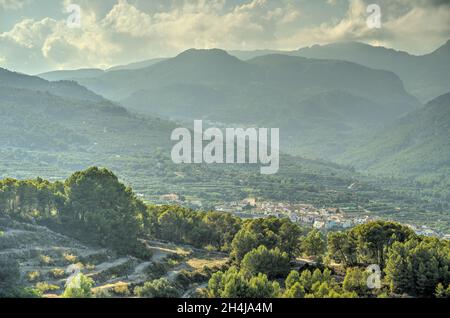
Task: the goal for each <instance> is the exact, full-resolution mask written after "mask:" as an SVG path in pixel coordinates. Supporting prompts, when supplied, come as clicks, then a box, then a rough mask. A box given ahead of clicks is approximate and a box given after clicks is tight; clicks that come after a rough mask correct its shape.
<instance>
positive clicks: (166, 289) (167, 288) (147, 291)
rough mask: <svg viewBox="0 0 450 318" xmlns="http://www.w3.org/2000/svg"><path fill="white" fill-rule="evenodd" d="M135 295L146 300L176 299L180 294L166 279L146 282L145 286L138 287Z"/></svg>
mask: <svg viewBox="0 0 450 318" xmlns="http://www.w3.org/2000/svg"><path fill="white" fill-rule="evenodd" d="M134 294H135V295H136V296H139V297H145V298H176V297H179V296H180V294H179V292H178V289H177V288H175V287H174V286H173V285H172V283H170V282H169V281H168V280H167V279H166V278H160V279H156V280H153V281H150V282H146V283H145V284H144V286H141V287H136V288H135V289H134Z"/></svg>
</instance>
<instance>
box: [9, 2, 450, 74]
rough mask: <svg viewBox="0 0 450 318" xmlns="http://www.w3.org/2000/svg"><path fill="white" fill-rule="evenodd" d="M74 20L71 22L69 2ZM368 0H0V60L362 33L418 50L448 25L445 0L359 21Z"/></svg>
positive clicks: (63, 61) (45, 65) (39, 61)
mask: <svg viewBox="0 0 450 318" xmlns="http://www.w3.org/2000/svg"><path fill="white" fill-rule="evenodd" d="M71 3H74V4H75V3H76V4H78V5H80V7H81V9H82V11H81V28H69V27H68V26H67V25H66V20H67V18H68V17H69V15H70V13H67V12H66V9H67V8H68V5H70V4H71ZM371 3H372V2H371V1H370V0H350V1H347V0H318V1H305V0H280V1H269V0H242V1H240V0H210V1H205V0H169V1H167V0H150V1H148V0H103V1H90V0H79V1H71V0H64V1H62V0H46V1H38V0H0V47H1V52H0V66H3V67H7V68H9V69H12V70H16V71H20V72H27V73H39V72H44V71H49V70H53V69H74V68H86V67H99V68H108V67H111V66H114V65H118V64H125V63H130V62H135V61H139V60H143V59H148V58H154V57H170V56H174V55H175V54H178V53H180V52H181V51H183V50H185V49H188V48H201V49H205V48H216V47H217V48H221V49H227V50H229V49H239V50H253V49H281V50H294V49H299V48H301V47H305V46H310V45H314V44H326V43H331V42H338V41H361V42H364V43H369V44H372V45H383V46H386V47H390V48H394V49H397V50H405V51H408V52H410V53H413V54H425V53H429V52H431V51H432V50H433V49H434V48H436V47H437V46H439V45H442V44H443V43H445V41H447V40H448V36H449V34H450V22H449V18H448V17H449V13H450V1H446V0H386V1H384V0H382V1H377V4H379V5H380V7H381V15H382V18H381V19H382V28H380V29H369V28H367V25H366V20H367V17H368V15H369V14H368V13H367V12H366V9H367V6H368V5H369V4H371Z"/></svg>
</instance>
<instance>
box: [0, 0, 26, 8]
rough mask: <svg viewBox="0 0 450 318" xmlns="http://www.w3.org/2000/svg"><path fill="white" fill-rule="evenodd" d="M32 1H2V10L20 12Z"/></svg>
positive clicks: (0, 2) (0, 4) (0, 1)
mask: <svg viewBox="0 0 450 318" xmlns="http://www.w3.org/2000/svg"><path fill="white" fill-rule="evenodd" d="M30 1H31V0H0V9H4V10H19V9H22V8H23V7H24V6H25V5H26V4H27V3H29V2H30Z"/></svg>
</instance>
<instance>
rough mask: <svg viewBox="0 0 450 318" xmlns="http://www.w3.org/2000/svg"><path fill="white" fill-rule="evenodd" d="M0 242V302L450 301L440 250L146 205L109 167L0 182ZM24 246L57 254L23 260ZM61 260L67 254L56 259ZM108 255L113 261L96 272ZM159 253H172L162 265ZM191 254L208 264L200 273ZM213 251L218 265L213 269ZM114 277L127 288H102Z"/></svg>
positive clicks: (415, 242) (371, 234) (397, 228)
mask: <svg viewBox="0 0 450 318" xmlns="http://www.w3.org/2000/svg"><path fill="white" fill-rule="evenodd" d="M36 224H39V225H40V226H37V225H36ZM42 226H46V227H42ZM48 228H50V229H51V230H48ZM58 233H60V234H58ZM0 234H1V235H0V246H1V247H2V249H1V250H0V264H1V266H0V277H1V278H2V280H1V281H0V286H1V289H0V295H1V296H2V297H11V296H22V297H24V296H27V297H30V296H32V297H41V296H44V295H49V293H52V292H53V293H60V294H59V295H60V296H62V297H82V298H85V297H111V296H115V297H129V296H131V295H132V293H133V294H134V295H136V296H138V297H177V296H181V295H182V293H183V294H185V295H195V296H197V297H199V296H200V297H220V298H229V297H233V298H239V297H246V298H248V297H250V298H252V297H262V298H266V297H286V298H304V297H306V298H311V297H315V298H329V297H332V298H336V297H345V298H349V297H402V296H422V297H448V296H449V291H450V287H449V284H450V271H449V270H448V269H449V266H450V245H449V242H448V241H441V240H439V239H437V238H426V237H422V236H418V235H416V234H414V232H413V231H411V230H410V229H409V228H407V227H404V226H402V225H400V224H396V223H391V222H383V221H379V222H372V223H368V224H365V225H360V226H357V227H355V228H353V229H351V230H348V231H344V232H328V233H323V232H322V233H321V232H318V231H317V230H311V229H308V228H303V227H300V226H299V225H297V224H294V223H292V222H291V221H289V219H287V218H282V219H279V218H265V219H263V218H262V219H250V220H241V219H239V218H236V217H234V216H232V215H230V214H228V213H217V212H195V211H192V210H188V209H184V208H181V207H174V206H160V207H156V206H146V205H145V204H144V203H143V202H141V201H140V200H139V199H138V198H137V197H136V196H135V195H134V194H133V192H132V190H131V189H130V188H126V187H125V186H124V185H123V184H121V183H120V182H119V181H118V178H117V177H116V176H115V175H114V174H113V173H112V172H110V171H108V170H106V169H98V168H90V169H88V170H86V171H82V172H77V173H74V174H73V175H72V176H71V177H70V178H68V179H67V180H66V181H65V182H63V183H62V182H56V183H51V182H48V181H45V180H42V179H36V180H28V181H17V180H12V179H7V180H3V181H2V182H1V183H0ZM29 236H31V237H34V240H46V244H54V245H53V246H54V247H53V248H52V249H43V248H41V249H40V250H36V251H35V252H33V253H31V252H30V251H29V253H20V251H23V252H25V251H26V247H25V246H26V245H22V243H21V242H23V243H25V242H27V241H28V240H29V238H30V237H29ZM13 237H16V239H14V238H13ZM19 237H20V239H19ZM69 237H74V238H77V239H78V240H80V241H81V242H82V243H84V244H88V245H90V246H93V247H95V249H92V248H91V252H89V248H88V247H86V246H85V245H81V244H79V243H76V242H75V241H71V239H70V238H69ZM155 240H164V241H166V242H167V241H169V242H172V243H173V244H178V247H177V248H176V250H178V252H175V251H173V252H169V251H168V250H167V247H166V249H165V250H164V251H165V252H162V251H163V250H162V249H158V248H157V247H156V246H157V245H155V244H160V246H161V244H162V243H156V242H155ZM38 242H39V241H38ZM40 244H44V243H43V242H40ZM58 244H59V246H60V247H59V248H58ZM28 246H29V245H28ZM41 246H44V245H41ZM61 246H65V247H64V248H61ZM165 246H168V245H167V244H166V245H165ZM102 247H103V248H105V247H106V248H107V249H108V250H109V251H110V252H108V251H101V250H99V249H98V248H102ZM58 250H59V251H62V252H64V251H67V252H65V254H64V258H63V259H59V257H60V256H58ZM186 250H190V252H185V251H186ZM68 251H72V252H73V253H74V252H75V251H77V253H80V255H78V256H77V255H73V254H70V253H69V252H68ZM112 251H115V252H117V253H119V256H121V258H120V259H117V260H116V261H111V260H109V261H105V262H104V263H101V260H107V259H109V258H110V257H111V256H109V255H112V254H111V253H112ZM207 251H209V252H207ZM36 252H37V253H38V254H37V255H36ZM46 253H47V254H46ZM81 253H84V254H81ZM154 253H158V254H154ZM161 253H163V254H161ZM167 253H173V254H171V256H170V257H169V258H167V259H166V257H168V256H167ZM199 253H202V255H203V257H209V258H210V261H209V262H210V263H211V264H216V265H211V266H213V267H204V268H203V269H200V268H198V267H196V265H195V264H196V263H195V262H198V261H199V260H198V259H197V258H195V257H196V256H195V255H197V257H198V255H199ZM211 253H215V255H216V257H217V256H219V255H220V257H222V258H225V260H224V261H221V262H220V263H219V262H218V261H217V260H216V261H215V263H214V262H212V261H211V259H212V258H211V257H212V254H211ZM130 254H131V255H132V256H134V258H133V257H132V258H130V257H129V256H127V255H130ZM158 255H159V256H158ZM36 257H37V258H38V259H39V263H35V259H36ZM161 259H166V261H167V263H161V262H160V260H161ZM76 262H78V263H77V264H75V263H76ZM81 262H84V264H83V263H81ZM99 262H100V263H99ZM202 262H204V264H206V263H205V262H206V259H205V260H203V261H202ZM39 264H40V265H39ZM63 264H66V266H67V265H69V267H70V268H71V267H73V266H75V265H76V266H77V268H78V269H79V270H78V273H77V274H76V275H77V276H76V277H77V279H79V281H80V284H78V285H73V284H71V283H67V284H66V285H65V287H61V281H64V279H70V278H67V277H68V275H69V274H70V272H66V271H65V270H64V267H61V266H64V265H63ZM70 264H72V265H70ZM133 264H134V265H133ZM136 264H140V265H139V266H137V267H135V269H134V272H133V266H136ZM217 264H221V265H220V266H219V267H217V266H218V265H217ZM373 264H376V265H377V266H378V268H379V269H380V272H379V273H378V274H379V276H378V279H379V280H380V283H379V285H377V286H376V287H375V288H371V287H370V286H371V285H368V284H367V281H368V277H369V275H371V273H370V272H368V271H366V270H365V268H366V266H369V265H373ZM52 266H53V267H52ZM130 266H131V267H130ZM174 266H175V267H174ZM214 266H216V267H214ZM30 268H32V269H33V270H32V271H30V270H29V269H30ZM49 268H50V269H51V270H49ZM171 268H172V270H171ZM27 269H28V271H27ZM130 269H131V270H132V271H131V272H130ZM167 271H169V272H167ZM112 273H115V274H116V275H119V276H120V277H121V279H123V280H124V281H120V280H114V279H112V280H109V281H108V280H105V277H110V275H112ZM121 275H123V276H121ZM199 287H200V288H199ZM192 293H193V294H192ZM52 297H55V295H53V296H52Z"/></svg>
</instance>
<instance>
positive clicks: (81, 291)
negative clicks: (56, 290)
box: [62, 274, 94, 298]
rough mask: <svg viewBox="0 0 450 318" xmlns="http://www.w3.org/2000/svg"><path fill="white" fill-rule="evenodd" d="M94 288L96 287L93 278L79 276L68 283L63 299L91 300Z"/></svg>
mask: <svg viewBox="0 0 450 318" xmlns="http://www.w3.org/2000/svg"><path fill="white" fill-rule="evenodd" d="M92 286H94V281H93V280H92V279H91V278H89V277H86V276H84V275H83V274H78V275H77V276H75V277H73V278H72V279H71V280H70V281H69V282H68V283H67V285H66V289H65V291H64V293H63V294H62V297H63V298H89V297H91V296H92Z"/></svg>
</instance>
